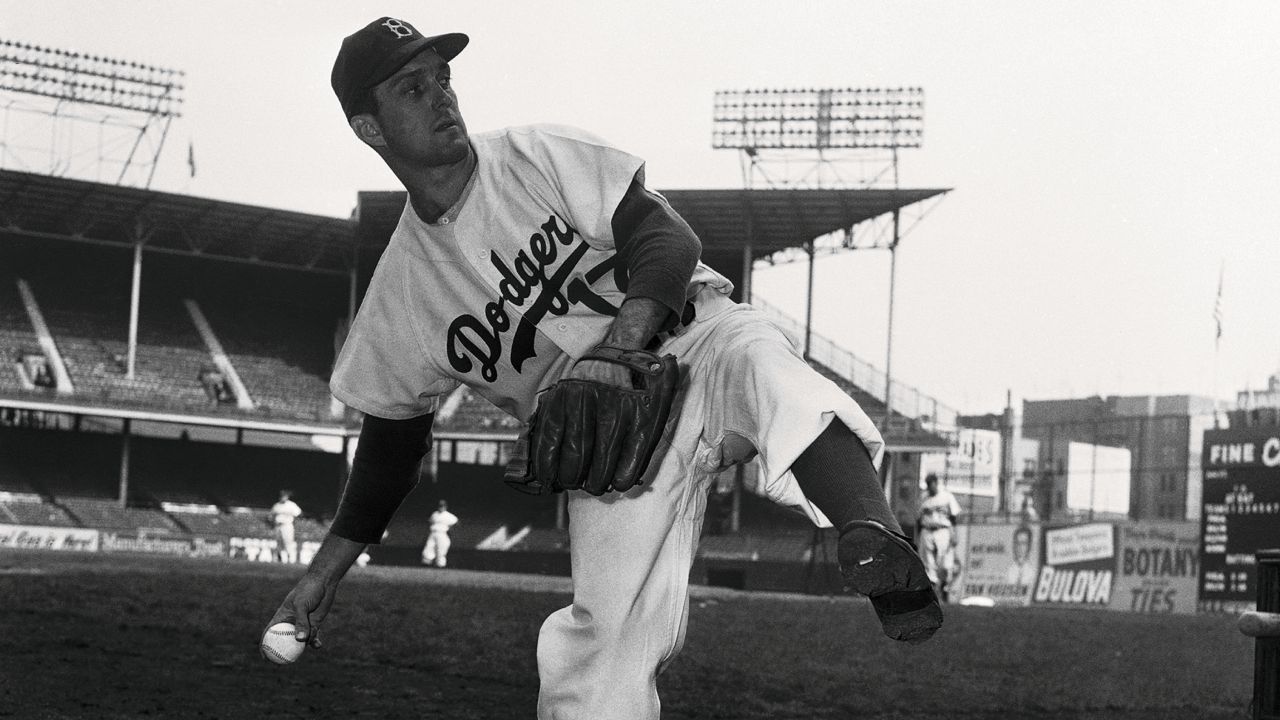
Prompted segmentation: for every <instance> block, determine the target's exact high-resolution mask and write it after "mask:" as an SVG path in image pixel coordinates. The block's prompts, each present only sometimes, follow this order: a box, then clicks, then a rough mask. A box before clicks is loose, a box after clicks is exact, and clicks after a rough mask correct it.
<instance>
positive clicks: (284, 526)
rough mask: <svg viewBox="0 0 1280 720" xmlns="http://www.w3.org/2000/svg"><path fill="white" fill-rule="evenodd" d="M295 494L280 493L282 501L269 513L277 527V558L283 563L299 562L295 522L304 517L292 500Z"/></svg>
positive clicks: (272, 522)
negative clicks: (294, 531)
mask: <svg viewBox="0 0 1280 720" xmlns="http://www.w3.org/2000/svg"><path fill="white" fill-rule="evenodd" d="M292 497H293V493H291V492H289V491H288V490H281V491H280V499H279V500H277V501H276V504H275V505H272V506H271V509H270V510H268V511H267V514H268V515H270V516H271V524H272V525H273V526H274V527H275V535H276V557H278V558H279V559H280V562H283V563H296V562H298V541H297V539H296V538H295V537H294V533H293V521H294V520H297V519H298V518H299V517H300V516H301V515H302V508H300V507H298V503H296V502H294V501H293V500H292Z"/></svg>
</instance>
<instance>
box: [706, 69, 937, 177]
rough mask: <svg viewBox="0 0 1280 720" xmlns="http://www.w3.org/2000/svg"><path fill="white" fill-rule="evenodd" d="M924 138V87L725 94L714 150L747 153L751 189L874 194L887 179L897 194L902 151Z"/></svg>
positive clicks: (720, 97)
mask: <svg viewBox="0 0 1280 720" xmlns="http://www.w3.org/2000/svg"><path fill="white" fill-rule="evenodd" d="M923 136H924V91H923V90H922V89H920V88H918V87H910V88H843V89H803V90H722V91H718V92H716V94H715V100H714V106H713V110H712V131H711V146H712V147H713V148H716V149H736V150H739V151H741V153H742V161H743V179H744V182H745V184H746V186H747V187H748V188H750V187H754V186H755V185H756V182H757V180H759V181H762V182H763V183H764V184H766V185H768V186H774V187H817V188H847V187H872V186H875V185H883V184H884V182H885V175H886V174H887V173H888V172H892V173H893V177H892V180H893V185H894V186H895V187H896V185H897V152H898V150H899V149H900V148H918V147H920V144H921V141H922V139H923ZM886 155H887V156H888V157H887V159H888V160H889V162H888V163H885V162H884V160H885V159H886ZM868 168H870V169H871V170H872V172H870V173H868V172H867V169H868ZM850 169H857V170H859V171H860V172H856V173H853V174H850V173H849V172H848V171H849V170H850Z"/></svg>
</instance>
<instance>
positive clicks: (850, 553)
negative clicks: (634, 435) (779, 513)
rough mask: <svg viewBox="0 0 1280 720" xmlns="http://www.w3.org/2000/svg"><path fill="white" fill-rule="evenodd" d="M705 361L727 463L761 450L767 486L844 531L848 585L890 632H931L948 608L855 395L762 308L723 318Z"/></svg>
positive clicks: (915, 637) (712, 435)
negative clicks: (892, 491)
mask: <svg viewBox="0 0 1280 720" xmlns="http://www.w3.org/2000/svg"><path fill="white" fill-rule="evenodd" d="M714 324H715V326H716V327H715V328H714V329H713V330H712V331H711V334H713V335H714V336H716V338H718V339H717V340H716V341H714V342H713V343H711V344H712V346H713V347H714V350H713V351H711V352H710V353H709V357H708V360H707V362H708V363H709V364H710V365H711V369H710V370H709V372H710V374H711V375H712V376H713V377H715V378H716V381H715V382H714V383H712V384H711V388H712V396H711V397H709V398H708V401H707V402H708V403H709V404H716V405H719V406H720V408H719V409H717V410H713V412H712V417H711V422H710V426H709V427H708V429H707V439H706V441H707V442H708V443H709V444H710V445H712V446H713V447H712V456H713V459H719V460H721V461H722V464H728V463H729V462H732V461H736V460H740V459H742V455H743V454H742V453H741V451H740V450H734V452H733V453H732V454H733V455H734V457H729V454H730V453H729V450H730V449H731V448H733V446H734V444H735V442H738V441H743V442H746V443H748V444H749V445H750V446H751V447H753V448H755V449H756V450H758V452H759V454H760V464H761V469H762V471H763V483H762V489H763V491H764V494H766V495H767V496H768V497H770V498H771V499H772V500H774V501H775V502H778V503H780V504H783V505H788V506H792V507H796V508H798V509H800V510H801V511H803V512H805V513H806V514H808V515H809V517H810V518H811V519H813V520H814V521H815V522H817V523H820V524H821V523H823V522H824V521H829V522H830V523H831V524H833V525H834V526H835V527H837V528H839V529H840V531H841V536H840V546H839V558H840V562H841V572H842V574H843V576H844V579H845V584H846V586H847V588H848V590H849V591H851V592H857V593H862V594H865V595H868V596H869V597H871V599H872V605H873V606H874V607H875V610H876V613H877V615H878V616H879V617H880V620H881V623H882V624H883V626H884V631H885V634H886V635H888V636H890V637H892V638H894V639H897V640H906V641H919V640H923V639H926V638H928V637H929V636H930V635H932V634H933V632H934V631H935V630H936V629H937V628H938V627H939V626H940V625H941V623H942V610H941V607H940V606H939V604H938V601H937V597H936V595H935V594H934V592H933V588H932V583H930V582H929V579H928V576H927V574H926V573H925V570H924V566H923V564H922V563H921V561H920V558H919V556H918V555H917V554H916V552H915V549H914V548H913V547H912V546H911V543H910V542H909V541H908V540H907V539H906V537H904V536H903V534H902V529H901V527H900V526H899V525H898V522H897V520H896V519H895V518H894V516H893V513H892V512H891V511H890V509H889V506H888V503H887V501H886V500H885V497H884V494H883V491H882V490H881V486H880V480H879V474H878V473H877V472H876V464H877V461H878V460H879V458H880V456H881V455H882V454H883V452H884V440H883V438H881V436H880V433H879V432H878V431H877V430H876V428H875V425H874V424H873V423H872V422H871V419H870V418H869V417H868V416H867V414H866V413H865V412H863V410H862V409H861V408H860V407H858V404H857V403H856V402H854V400H853V398H851V397H849V396H848V395H847V394H845V393H844V392H843V391H841V390H840V388H839V387H837V386H836V385H835V384H834V383H832V382H831V381H830V380H828V379H827V378H825V377H823V376H821V375H820V374H818V373H817V372H816V371H815V370H814V369H813V368H811V367H810V366H809V365H808V364H807V363H806V362H805V361H804V360H803V358H801V357H800V355H799V354H798V353H797V352H796V350H795V348H794V346H792V344H791V343H790V341H789V340H788V339H787V338H786V336H785V335H783V334H782V332H781V331H780V330H778V329H777V328H776V327H775V326H774V325H773V324H772V323H770V322H769V321H768V319H767V318H766V317H765V316H764V315H763V314H762V313H760V312H759V311H758V310H755V309H753V308H750V307H748V306H738V307H737V308H736V309H734V310H731V311H729V312H726V313H724V314H723V317H720V318H717V319H716V321H715V323H714Z"/></svg>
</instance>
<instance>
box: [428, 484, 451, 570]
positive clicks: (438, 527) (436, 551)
mask: <svg viewBox="0 0 1280 720" xmlns="http://www.w3.org/2000/svg"><path fill="white" fill-rule="evenodd" d="M428 522H429V523H430V526H429V530H428V533H427V543H426V544H425V545H423V546H422V564H423V565H435V566H436V567H444V566H445V565H447V564H448V563H449V545H450V543H449V528H451V527H453V526H454V525H457V524H458V516H457V515H454V514H453V513H451V512H449V503H447V502H445V501H444V500H441V501H440V507H439V508H438V509H437V510H436V511H435V512H433V513H431V517H430V519H429V520H428Z"/></svg>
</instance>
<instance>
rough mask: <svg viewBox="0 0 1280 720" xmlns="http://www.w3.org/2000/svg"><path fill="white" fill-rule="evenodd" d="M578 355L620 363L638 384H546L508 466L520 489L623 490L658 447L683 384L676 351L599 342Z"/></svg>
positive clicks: (509, 476) (636, 479)
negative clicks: (523, 439) (660, 353)
mask: <svg viewBox="0 0 1280 720" xmlns="http://www.w3.org/2000/svg"><path fill="white" fill-rule="evenodd" d="M580 360H601V361H604V362H610V363H614V364H617V365H622V366H624V367H626V368H628V369H629V370H630V371H631V376H632V378H633V380H634V387H631V388H622V387H615V386H613V385H608V384H605V383H599V382H593V381H589V380H579V379H567V380H561V381H560V382H558V383H556V384H555V385H553V386H551V387H550V388H548V389H547V390H546V392H544V393H543V394H542V395H541V396H540V397H539V398H538V406H537V408H536V409H535V410H534V413H533V418H532V419H531V420H530V422H529V432H528V435H527V441H526V444H525V447H523V448H517V452H516V456H515V458H513V461H512V463H511V465H509V466H508V468H507V478H506V481H507V483H508V484H509V485H511V486H512V487H515V488H516V489H517V490H521V491H523V492H528V493H532V494H535V495H536V494H542V493H549V492H560V491H562V490H577V489H582V490H585V491H587V492H589V493H591V494H592V495H603V494H604V493H606V492H610V491H616V492H625V491H627V490H629V489H630V488H631V487H633V486H635V485H637V484H639V483H640V482H641V479H642V477H643V476H644V472H645V470H646V469H647V468H648V466H649V460H650V459H651V458H652V456H653V454H654V451H655V450H657V447H658V443H659V441H660V440H661V439H662V434H663V432H664V430H665V428H666V425H667V419H668V417H669V416H670V414H671V406H672V403H673V402H674V400H675V396H676V392H677V390H678V387H679V384H680V369H679V366H678V365H677V363H676V358H675V356H674V355H665V356H662V357H659V356H657V355H655V354H653V353H650V352H645V351H643V350H625V349H622V348H616V347H610V346H607V345H601V346H599V347H597V348H595V349H594V350H591V351H590V352H588V353H587V354H585V355H583V356H582V357H581V358H580Z"/></svg>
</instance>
